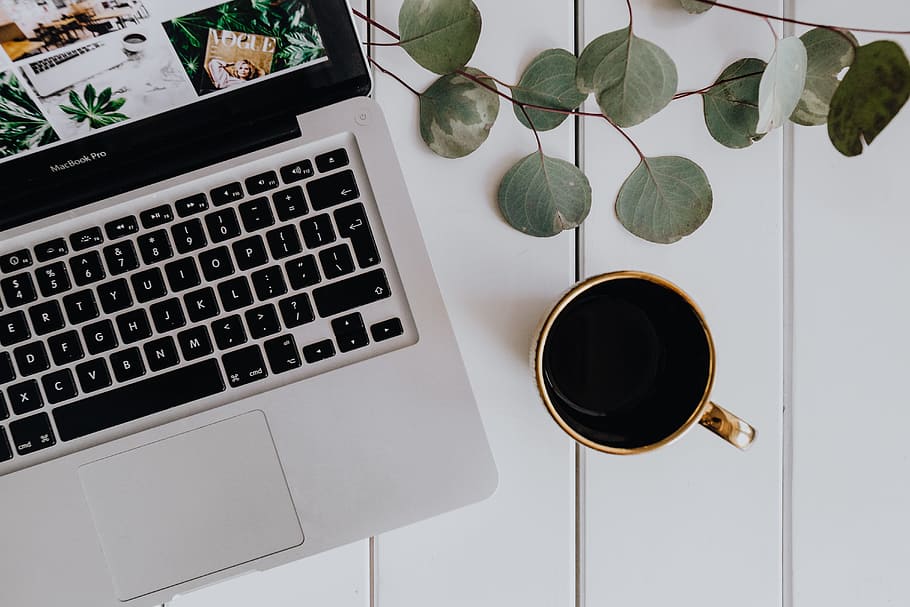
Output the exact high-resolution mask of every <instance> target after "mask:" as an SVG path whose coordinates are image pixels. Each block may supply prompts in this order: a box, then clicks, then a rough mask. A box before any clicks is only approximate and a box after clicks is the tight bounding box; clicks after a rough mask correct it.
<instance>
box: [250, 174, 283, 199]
mask: <svg viewBox="0 0 910 607" xmlns="http://www.w3.org/2000/svg"><path fill="white" fill-rule="evenodd" d="M245 183H246V191H247V192H249V193H250V196H255V195H256V194H261V193H262V192H265V191H267V190H274V189H275V188H277V187H278V186H279V185H281V184H280V183H279V182H278V175H276V174H275V171H268V172H267V173H261V174H259V175H254V176H252V177H250V178H249V179H247V180H246V181H245Z"/></svg>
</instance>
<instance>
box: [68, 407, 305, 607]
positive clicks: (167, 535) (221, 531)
mask: <svg viewBox="0 0 910 607" xmlns="http://www.w3.org/2000/svg"><path fill="white" fill-rule="evenodd" d="M79 475H80V478H81V480H82V486H83V489H84V491H85V496H86V499H87V500H88V504H89V508H90V510H91V513H92V517H93V518H94V521H95V528H96V529H97V531H98V535H99V537H100V540H101V545H102V548H103V550H104V555H105V558H106V560H107V565H108V568H109V569H110V572H111V576H112V578H113V581H114V586H115V589H116V592H117V596H118V598H119V599H120V600H121V601H127V600H130V599H134V598H136V597H140V596H143V595H146V594H149V593H152V592H155V591H158V590H162V589H164V588H168V587H171V586H174V585H177V584H180V583H182V582H186V581H189V580H192V579H195V578H198V577H201V576H204V575H208V574H210V573H214V572H217V571H221V570H223V569H227V568H229V567H233V566H235V565H239V564H241V563H245V562H248V561H251V560H254V559H257V558H260V557H262V556H266V555H269V554H273V553H275V552H279V551H281V550H285V549H288V548H292V547H294V546H298V545H300V544H301V543H302V542H303V531H302V529H301V527H300V522H299V520H298V518H297V513H296V511H295V509H294V504H293V503H292V501H291V496H290V493H289V490H288V486H287V481H286V480H285V477H284V473H283V472H282V469H281V464H280V462H279V460H278V454H277V453H276V451H275V446H274V443H273V441H272V436H271V433H270V432H269V429H268V424H267V423H266V420H265V415H264V414H263V413H262V412H261V411H253V412H250V413H247V414H244V415H241V416H238V417H235V418H232V419H228V420H225V421H222V422H218V423H215V424H212V425H210V426H205V427H202V428H199V429H196V430H193V431H190V432H187V433H184V434H179V435H177V436H172V437H170V438H167V439H164V440H161V441H158V442H155V443H151V444H149V445H145V446H142V447H138V448H136V449H132V450H130V451H127V452H124V453H120V454H118V455H114V456H111V457H107V458H105V459H103V460H99V461H96V462H92V463H89V464H86V465H84V466H82V467H81V468H80V469H79Z"/></svg>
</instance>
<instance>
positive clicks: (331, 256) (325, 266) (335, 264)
mask: <svg viewBox="0 0 910 607" xmlns="http://www.w3.org/2000/svg"><path fill="white" fill-rule="evenodd" d="M319 262H320V263H321V264H322V273H323V274H324V275H325V277H326V278H327V279H328V280H332V279H333V278H338V277H339V276H344V275H345V274H350V273H351V272H353V271H354V270H355V269H356V268H355V267H354V258H353V257H351V249H350V247H348V245H346V244H340V245H336V246H334V247H331V248H328V249H325V250H324V251H320V252H319Z"/></svg>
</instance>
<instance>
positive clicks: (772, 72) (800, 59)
mask: <svg viewBox="0 0 910 607" xmlns="http://www.w3.org/2000/svg"><path fill="white" fill-rule="evenodd" d="M806 63H807V57H806V47H805V46H804V45H803V41H802V40H800V39H799V38H797V37H796V36H790V37H788V38H784V39H783V40H778V41H777V43H776V45H775V48H774V54H773V55H771V60H770V61H768V65H767V67H766V68H765V73H764V74H763V75H762V79H761V84H760V85H759V87H758V126H756V129H755V130H756V132H758V133H767V132H769V131H771V130H773V129H776V128H777V127H779V126H781V125H783V124H784V122H785V121H786V120H787V119H788V118H789V117H790V114H792V113H793V110H794V109H795V108H796V104H797V103H798V102H799V98H800V95H802V93H803V88H804V87H805V85H806Z"/></svg>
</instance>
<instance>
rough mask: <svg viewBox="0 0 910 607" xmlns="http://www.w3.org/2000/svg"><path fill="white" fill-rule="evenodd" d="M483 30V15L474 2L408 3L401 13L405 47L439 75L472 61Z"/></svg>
mask: <svg viewBox="0 0 910 607" xmlns="http://www.w3.org/2000/svg"><path fill="white" fill-rule="evenodd" d="M480 28H481V17H480V11H479V10H478V9H477V6H476V5H475V4H474V3H473V2H472V1H471V0H404V3H403V4H402V5H401V11H400V12H399V13H398V30H399V34H400V35H401V47H402V48H403V49H404V50H405V51H407V53H408V54H409V55H410V56H411V57H412V58H413V59H414V61H416V62H417V63H419V64H420V65H422V66H423V67H425V68H426V69H428V70H430V71H431V72H435V73H437V74H448V73H450V72H454V71H455V70H457V69H459V68H461V67H464V66H465V65H466V64H467V63H468V61H470V60H471V56H472V55H473V54H474V48H475V47H476V46H477V40H478V39H479V38H480Z"/></svg>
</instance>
